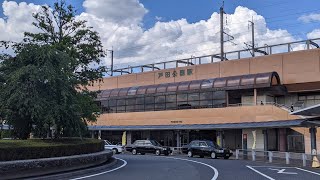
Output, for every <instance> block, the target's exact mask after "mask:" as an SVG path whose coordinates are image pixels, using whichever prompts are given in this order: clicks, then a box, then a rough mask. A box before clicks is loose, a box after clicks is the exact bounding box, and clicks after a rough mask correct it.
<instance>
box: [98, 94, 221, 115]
mask: <svg viewBox="0 0 320 180" xmlns="http://www.w3.org/2000/svg"><path fill="white" fill-rule="evenodd" d="M225 99H226V95H225V91H214V92H201V93H200V92H198V93H185V94H173V95H160V96H145V97H136V98H128V99H109V100H103V101H100V102H99V105H100V107H101V111H102V113H120V112H121V113H122V112H141V111H159V110H175V109H188V108H213V107H222V106H225V103H226V101H225Z"/></svg>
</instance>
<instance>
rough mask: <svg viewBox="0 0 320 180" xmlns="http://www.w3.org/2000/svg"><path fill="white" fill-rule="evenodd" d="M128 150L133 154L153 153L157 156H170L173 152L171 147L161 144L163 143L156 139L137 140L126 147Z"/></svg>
mask: <svg viewBox="0 0 320 180" xmlns="http://www.w3.org/2000/svg"><path fill="white" fill-rule="evenodd" d="M126 151H129V152H131V153H132V154H133V155H136V154H138V153H140V154H142V155H144V154H145V153H152V154H155V155H157V156H159V155H161V154H164V155H166V156H168V155H169V154H170V153H172V151H171V149H170V148H169V147H164V146H161V144H160V143H158V142H157V141H155V140H136V141H135V142H134V143H133V144H132V145H130V146H127V147H126Z"/></svg>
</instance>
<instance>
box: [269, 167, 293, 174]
mask: <svg viewBox="0 0 320 180" xmlns="http://www.w3.org/2000/svg"><path fill="white" fill-rule="evenodd" d="M269 169H270V170H272V171H278V172H277V173H278V174H298V173H295V172H284V171H285V170H286V169H273V168H269Z"/></svg>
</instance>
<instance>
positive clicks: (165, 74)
mask: <svg viewBox="0 0 320 180" xmlns="http://www.w3.org/2000/svg"><path fill="white" fill-rule="evenodd" d="M191 75H193V69H180V70H178V71H177V70H173V71H167V72H159V73H158V79H160V78H170V77H178V76H181V77H182V76H191Z"/></svg>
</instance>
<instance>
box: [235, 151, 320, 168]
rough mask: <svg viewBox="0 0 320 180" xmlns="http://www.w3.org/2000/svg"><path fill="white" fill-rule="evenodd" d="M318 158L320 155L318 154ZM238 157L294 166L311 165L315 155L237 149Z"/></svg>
mask: <svg viewBox="0 0 320 180" xmlns="http://www.w3.org/2000/svg"><path fill="white" fill-rule="evenodd" d="M317 157H318V159H319V158H320V156H319V155H318V156H317ZM235 158H236V159H244V160H251V161H260V162H267V163H276V164H287V165H294V166H311V164H312V158H313V156H312V155H310V154H305V153H293V152H279V151H263V150H244V149H236V157H235Z"/></svg>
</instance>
